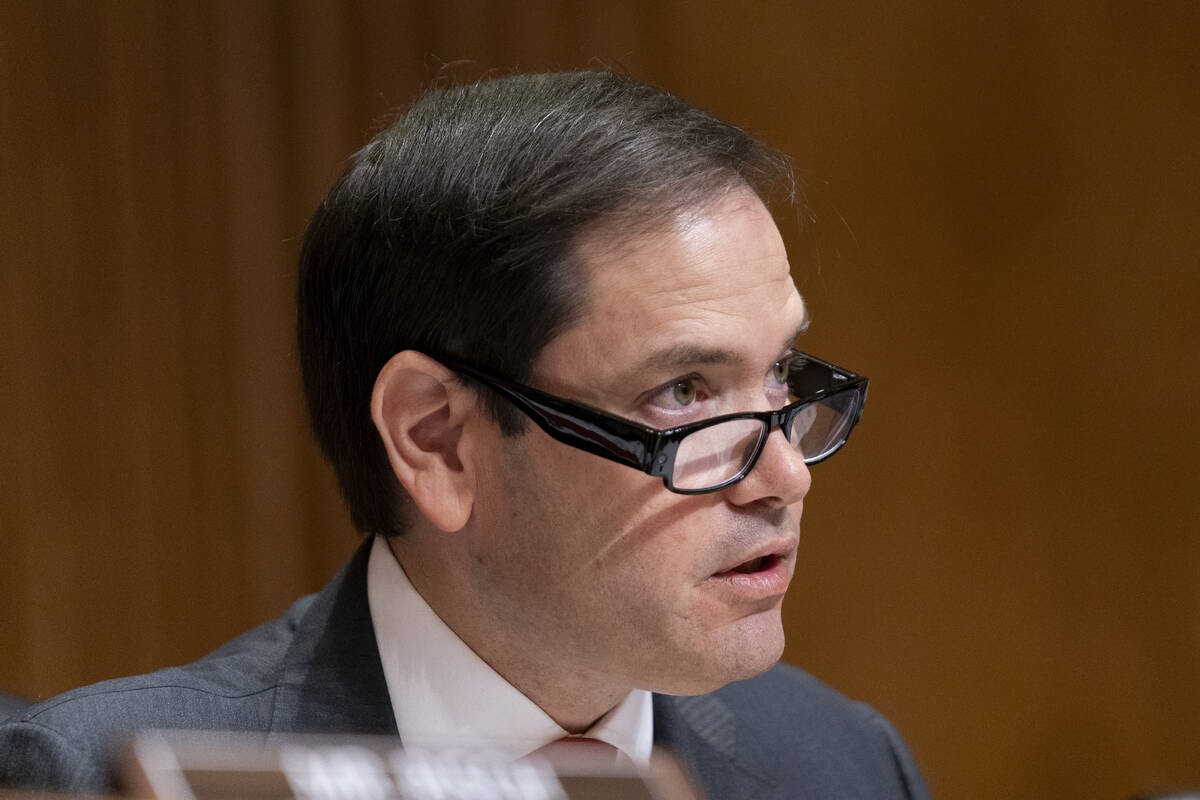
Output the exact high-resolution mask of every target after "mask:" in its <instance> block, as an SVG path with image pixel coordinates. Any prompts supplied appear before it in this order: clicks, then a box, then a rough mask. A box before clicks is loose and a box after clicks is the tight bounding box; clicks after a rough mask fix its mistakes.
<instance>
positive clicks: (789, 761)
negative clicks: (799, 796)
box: [673, 664, 928, 800]
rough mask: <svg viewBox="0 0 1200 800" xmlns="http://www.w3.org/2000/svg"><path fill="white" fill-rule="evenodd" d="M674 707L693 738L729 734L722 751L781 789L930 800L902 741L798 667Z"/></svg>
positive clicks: (876, 717)
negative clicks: (699, 734)
mask: <svg viewBox="0 0 1200 800" xmlns="http://www.w3.org/2000/svg"><path fill="white" fill-rule="evenodd" d="M673 701H674V704H675V706H676V708H677V709H678V713H679V716H680V717H681V718H682V719H683V720H685V721H686V722H687V724H688V725H689V726H690V727H692V728H693V729H694V730H700V731H704V730H708V731H718V730H721V729H722V728H723V729H724V730H725V731H727V734H726V736H727V740H726V742H724V743H722V744H721V747H720V749H723V750H725V751H726V752H727V753H729V754H730V757H731V758H732V759H733V760H734V761H735V762H738V761H740V762H741V763H743V764H746V765H748V766H749V768H750V769H751V770H752V771H757V772H759V774H770V775H772V776H773V780H774V781H775V782H776V783H777V784H778V785H781V786H804V787H806V788H808V789H809V790H812V791H813V792H814V794H815V796H838V797H846V798H851V797H864V798H873V800H878V798H885V797H895V798H925V797H928V790H927V789H926V787H925V784H924V781H923V779H922V778H921V774H920V771H919V770H918V768H917V766H916V764H915V762H914V761H913V759H912V756H911V755H910V754H909V751H908V748H907V746H906V745H905V744H904V741H903V739H902V738H901V736H900V735H899V734H898V733H897V732H896V730H895V728H894V727H893V726H892V725H891V724H890V723H889V722H888V721H887V720H886V719H885V718H884V717H883V716H882V715H881V714H879V712H877V711H876V710H875V709H873V708H871V707H870V706H868V705H866V704H865V703H860V702H856V701H854V700H851V699H850V698H848V697H846V696H845V695H843V694H841V693H840V692H838V691H836V690H834V689H832V688H831V687H829V686H828V685H826V684H824V683H822V682H821V681H819V680H817V679H816V678H814V677H813V676H811V675H809V674H808V673H806V672H803V671H801V670H799V669H796V668H795V667H791V666H788V665H786V664H777V665H776V666H774V667H772V668H771V669H770V670H768V671H767V672H765V673H763V674H762V675H759V676H757V677H754V678H750V679H748V680H743V681H737V682H734V683H730V684H728V685H726V686H724V687H722V688H720V689H718V690H716V691H715V692H713V693H711V694H708V695H700V696H697V697H679V698H673ZM722 721H723V723H724V724H722ZM709 738H710V739H715V738H716V735H715V734H713V735H710V737H709Z"/></svg>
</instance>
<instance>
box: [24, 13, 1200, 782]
mask: <svg viewBox="0 0 1200 800" xmlns="http://www.w3.org/2000/svg"><path fill="white" fill-rule="evenodd" d="M1042 5H1044V7H1038V6H1042ZM0 14H2V16H0V81H3V84H2V86H0V102H2V103H3V107H2V108H0V124H2V126H3V133H2V138H0V159H2V161H0V166H2V175H0V178H2V180H0V184H2V188H0V191H2V193H3V207H2V208H0V234H2V235H0V246H2V250H0V263H2V264H3V269H2V270H0V300H2V306H0V308H2V310H0V370H2V371H0V455H2V458H0V463H2V465H3V466H2V467H0V469H2V472H0V530H2V535H3V538H2V544H0V548H2V549H0V591H2V593H3V600H2V601H0V687H5V688H8V689H10V690H15V691H18V692H23V693H27V694H31V695H38V696H45V695H48V694H52V693H55V692H58V691H60V690H63V689H66V688H68V687H70V686H73V685H76V684H79V683H82V682H87V681H93V680H97V679H100V678H105V677H110V676H114V675H118V674H124V673H130V672H134V671H142V670H148V669H151V668H153V667H155V666H157V665H161V664H164V663H176V662H183V661H187V660H190V659H193V658H195V657H197V656H199V655H201V654H202V653H204V652H206V651H207V650H209V649H211V648H212V647H214V646H215V645H217V644H218V643H219V642H221V641H223V640H224V639H226V638H227V637H229V636H231V635H233V634H234V633H236V632H238V631H240V630H242V629H244V628H246V627H248V626H250V625H251V624H253V623H256V622H258V621H260V620H264V619H266V618H268V617H270V616H272V615H275V614H277V613H278V612H280V611H281V610H282V609H283V608H284V607H285V606H286V605H287V603H288V602H289V600H290V599H291V598H293V597H294V596H295V595H298V594H300V593H302V592H306V591H310V590H313V589H315V588H316V587H318V586H319V585H321V584H322V583H323V581H324V580H325V579H326V578H327V577H328V576H329V575H330V574H331V573H332V572H333V571H334V570H335V569H336V567H337V565H338V564H339V563H340V562H341V561H342V559H343V558H344V557H345V556H346V554H347V553H348V552H349V551H350V550H351V549H352V547H353V545H354V537H353V535H352V534H351V533H350V531H349V528H348V525H347V523H346V521H345V519H344V514H343V511H342V508H341V506H340V503H339V501H338V499H337V498H336V496H335V493H334V492H333V490H332V481H331V478H330V475H329V473H328V471H327V470H326V468H325V467H324V466H323V465H322V463H321V462H320V459H319V458H318V456H317V454H316V453H315V448H314V447H313V445H312V444H310V442H309V440H308V437H307V433H306V428H305V420H304V416H303V410H302V406H301V401H300V396H299V390H298V379H297V374H296V367H295V360H294V347H293V344H292V330H291V328H292V322H291V316H292V307H291V306H292V297H291V295H292V280H293V278H292V270H293V263H294V259H295V254H296V250H297V240H298V237H299V235H300V233H301V232H302V231H303V228H304V222H305V218H306V216H307V215H308V213H309V212H310V211H311V209H312V208H313V207H314V206H315V204H316V203H317V202H318V200H319V198H320V197H321V195H322V194H323V192H324V190H325V189H326V188H327V187H328V185H329V184H330V182H331V181H332V179H333V177H334V176H335V175H336V174H337V172H338V171H339V169H340V167H341V165H342V164H343V163H344V159H345V158H346V157H347V156H348V154H350V153H351V152H352V151H353V150H354V149H356V148H357V147H358V146H359V145H361V144H362V143H363V142H364V141H365V140H366V139H367V138H368V136H369V135H370V133H371V132H372V131H373V130H375V129H376V126H377V121H378V120H379V119H380V118H381V116H382V115H383V114H385V113H386V112H387V111H388V109H390V108H391V107H393V106H396V105H399V104H403V103H405V102H407V101H408V100H410V99H411V98H412V97H413V96H414V94H415V93H416V92H417V91H418V89H419V87H420V86H421V85H422V84H425V83H427V82H428V81H429V80H430V79H431V78H432V77H433V76H435V75H436V74H437V72H438V68H439V66H440V65H441V64H442V63H443V62H451V61H456V60H459V59H468V60H471V61H472V62H473V64H470V65H467V66H465V67H460V68H459V69H458V70H457V71H456V74H459V75H461V76H464V77H472V76H474V75H476V74H478V73H479V72H481V71H483V70H484V69H488V68H495V69H499V70H508V69H512V68H521V69H535V68H536V69H544V68H565V67H577V66H582V65H587V64H589V63H595V62H593V61H592V60H591V59H592V58H593V57H596V58H599V59H601V60H603V61H605V62H608V63H619V64H623V65H625V66H626V67H628V68H629V69H630V70H632V71H633V72H634V73H635V74H636V75H639V76H641V77H643V78H646V79H649V80H653V81H656V82H660V83H663V84H665V85H667V86H669V87H671V88H672V89H674V90H675V91H677V92H679V93H680V94H682V95H683V96H685V97H687V98H688V99H691V100H693V101H694V102H696V103H698V104H700V105H703V106H706V107H709V108H712V109H713V110H715V111H717V112H718V113H720V114H722V115H724V116H727V117H729V118H731V119H733V120H735V121H737V122H740V123H742V124H744V125H745V126H747V127H749V128H750V129H752V130H754V131H756V132H757V133H759V134H760V135H762V136H764V137H765V138H767V139H768V140H769V141H771V142H772V143H774V144H775V145H777V146H779V147H780V148H782V149H783V150H785V151H787V152H789V153H790V154H792V155H793V156H794V157H795V159H796V163H797V165H798V167H799V169H800V172H801V174H802V175H803V176H804V178H805V180H806V181H807V183H808V186H809V193H810V202H811V206H812V216H813V217H814V218H815V223H814V224H812V225H810V226H808V227H807V232H806V233H805V234H804V235H798V234H797V226H796V225H795V224H791V223H787V224H785V226H784V227H785V231H786V233H787V236H788V239H789V243H790V245H791V248H792V255H793V265H794V268H795V273H796V276H797V279H798V281H799V282H800V284H801V288H802V291H803V292H804V293H805V294H806V295H807V297H808V299H809V302H810V304H811V306H812V308H813V312H814V317H815V325H814V328H813V330H812V332H811V333H810V335H809V347H810V349H812V350H813V351H814V352H816V353H818V354H820V355H824V356H826V357H828V358H831V359H834V360H836V361H837V362H839V363H844V364H846V365H848V366H850V367H853V368H855V369H858V370H861V371H862V372H864V373H867V374H869V375H870V376H871V377H872V379H873V382H872V391H871V402H870V404H869V407H868V413H867V416H866V418H865V422H864V424H863V425H862V427H861V428H860V430H859V431H858V432H857V433H856V435H855V439H854V442H853V443H852V446H851V447H850V448H849V449H848V450H847V451H846V452H845V453H844V454H842V455H841V456H839V457H838V458H836V459H834V460H833V461H831V462H829V463H828V464H825V465H822V466H821V467H820V468H819V469H818V470H817V472H816V474H815V478H816V486H815V489H814V491H813V493H812V495H810V502H809V504H808V505H809V507H808V509H807V514H806V526H805V539H804V543H803V548H802V563H801V566H800V568H799V570H798V574H797V581H796V583H795V586H794V589H793V592H792V594H791V596H790V599H789V605H788V608H787V620H788V626H789V632H790V636H789V641H790V645H789V650H788V653H787V659H788V660H789V661H791V662H793V663H796V664H799V665H802V666H804V667H806V668H807V669H809V670H810V671H812V672H814V673H815V674H816V675H818V676H819V677H821V678H823V679H825V680H827V681H829V682H831V683H833V684H834V685H835V686H837V687H838V688H840V689H842V690H843V691H845V692H847V693H848V694H850V695H852V696H854V697H857V698H861V699H864V700H867V701H869V702H871V703H872V704H874V705H875V706H877V707H879V708H880V709H881V710H882V711H884V712H885V713H886V714H887V715H888V716H890V717H891V718H892V719H893V720H894V721H895V722H896V723H897V724H898V726H899V727H900V728H901V729H902V731H903V732H904V733H905V735H906V736H907V738H908V740H909V742H910V743H911V745H912V748H913V750H914V751H915V753H916V755H917V757H918V759H919V760H920V762H921V763H922V765H923V767H924V769H925V771H926V773H927V775H928V779H929V782H930V784H931V786H932V788H933V789H934V791H935V793H936V794H937V795H938V796H940V797H943V798H952V797H979V798H1007V797H1052V796H1053V797H1061V798H1101V797H1112V798H1121V797H1127V796H1129V795H1130V794H1132V793H1134V792H1136V791H1141V790H1145V789H1148V788H1152V787H1168V786H1179V785H1186V784H1194V785H1200V724H1198V722H1197V719H1198V716H1200V537H1198V536H1197V530H1198V528H1200V511H1198V504H1197V500H1196V497H1197V480H1196V477H1197V470H1196V466H1195V459H1196V454H1197V451H1198V445H1200V421H1198V414H1197V412H1198V411H1200V408H1198V405H1200V403H1198V401H1197V396H1198V389H1200V385H1198V384H1200V376H1198V374H1197V357H1196V352H1197V348H1198V347H1200V323H1198V322H1197V314H1196V305H1197V299H1198V295H1200V278H1198V277H1197V266H1200V264H1198V260H1200V259H1198V257H1197V252H1200V248H1198V246H1200V225H1198V224H1197V214H1198V212H1200V200H1198V199H1197V189H1198V183H1200V182H1198V178H1200V169H1198V166H1200V165H1198V160H1200V155H1198V148H1197V135H1198V132H1200V90H1198V89H1197V79H1198V78H1200V75H1198V72H1197V60H1198V59H1197V48H1198V45H1197V41H1198V37H1200V4H1197V3H1193V2H1176V3H1155V4H1149V3H1128V4H1115V3H1101V2H1094V3H1089V2H1082V1H1081V0H1070V1H1069V2H1056V3H1054V4H1053V5H1051V4H1049V3H1046V4H1013V3H1011V2H1008V1H1007V0H1005V1H1001V0H987V1H986V2H978V1H977V2H946V1H944V0H924V1H923V2H919V3H916V4H908V5H907V6H906V7H901V4H893V3H888V2H882V1H878V2H866V0H850V1H849V2H837V3H832V2H812V3H799V2H797V3H783V2H776V3H767V2H763V3H749V4H742V5H738V6H735V5H734V4H732V3H730V4H728V5H725V4H700V3H694V2H693V3H689V2H679V1H677V0H660V1H659V2H655V3H642V2H634V1H633V0H595V1H594V2H577V3H570V4H568V3H551V2H521V3H517V2H512V3H506V2H485V1H484V0H477V1H476V2H462V3H449V2H444V0H443V2H409V3H386V2H368V1H367V0H357V1H356V2H346V3H332V2H331V3H320V2H295V3H286V4H285V3H278V4H264V3H241V2H224V3H197V2H181V3H166V2H164V3H158V4H145V5H142V4H135V3H117V2H107V3H101V2H96V3H75V4H72V3H54V4H43V3H40V2H33V0H28V1H27V2H19V1H18V0H7V2H4V3H3V10H2V12H0Z"/></svg>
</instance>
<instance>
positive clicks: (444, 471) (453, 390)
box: [371, 350, 475, 531]
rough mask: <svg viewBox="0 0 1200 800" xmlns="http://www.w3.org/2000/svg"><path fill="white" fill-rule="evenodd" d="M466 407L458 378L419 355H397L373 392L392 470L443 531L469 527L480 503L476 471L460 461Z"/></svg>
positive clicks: (373, 414) (412, 352) (374, 413)
mask: <svg viewBox="0 0 1200 800" xmlns="http://www.w3.org/2000/svg"><path fill="white" fill-rule="evenodd" d="M466 405H467V398H466V397H465V395H464V392H463V391H462V390H461V389H460V387H459V386H458V385H457V383H456V376H455V374H454V373H453V372H452V371H451V370H449V369H447V368H446V367H444V366H442V365H441V364H439V363H438V362H437V361H434V360H433V359H431V358H429V357H428V356H426V355H424V354H423V353H418V352H416V351H415V350H405V351H403V352H400V353H397V354H396V355H394V356H392V358H391V360H389V361H388V363H387V364H385V365H384V367H383V369H382V370H380V371H379V376H378V377H377V378H376V379H375V389H374V391H373V392H372V393H371V419H373V420H374V421H375V428H376V430H378V431H379V436H380V438H381V439H382V440H383V446H384V448H385V449H386V450H387V454H388V460H389V461H390V462H391V465H392V471H393V472H395V474H396V478H397V479H399V481H400V483H401V484H403V485H404V488H405V489H407V490H408V493H409V495H411V496H412V498H413V501H414V502H415V503H416V504H417V507H418V508H419V509H420V510H421V513H422V514H424V515H425V518H426V519H428V520H429V521H430V522H431V523H432V524H433V525H434V526H436V527H437V528H439V529H440V530H443V531H457V530H460V529H461V528H462V527H463V526H464V525H466V524H467V520H468V519H470V517H471V508H472V505H473V503H474V499H475V485H474V476H473V472H472V470H471V469H470V464H469V463H468V464H467V466H465V467H464V462H463V460H462V459H461V458H460V456H461V453H460V445H461V442H460V438H461V435H462V429H463V428H462V426H463V415H464V414H465V413H467V412H468V409H467V408H466ZM470 410H473V401H472V408H471V409H470Z"/></svg>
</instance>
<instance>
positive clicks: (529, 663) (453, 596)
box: [388, 531, 632, 733]
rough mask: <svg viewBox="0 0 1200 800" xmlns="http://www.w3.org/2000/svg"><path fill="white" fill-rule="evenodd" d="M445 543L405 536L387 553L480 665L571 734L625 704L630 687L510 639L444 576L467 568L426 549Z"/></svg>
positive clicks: (490, 614)
mask: <svg viewBox="0 0 1200 800" xmlns="http://www.w3.org/2000/svg"><path fill="white" fill-rule="evenodd" d="M435 537H436V539H435ZM445 537H446V534H445V533H440V532H439V533H437V534H432V535H424V534H421V533H418V532H417V531H410V532H409V533H406V534H405V535H404V536H402V537H392V538H390V539H388V546H389V548H390V550H391V552H392V555H393V556H394V557H395V558H396V561H397V562H398V563H399V564H400V566H401V568H402V569H403V570H404V572H405V574H406V575H407V576H408V580H409V582H410V583H411V584H412V586H413V588H414V589H415V590H416V591H417V593H418V594H420V595H421V597H422V599H424V600H425V602H426V603H427V604H428V605H429V607H430V608H431V609H433V611H434V613H436V614H437V615H438V617H440V618H441V620H442V621H443V622H444V623H445V624H446V626H447V627H448V628H450V630H452V631H453V632H454V633H455V634H456V635H457V636H458V637H459V638H460V639H461V640H462V641H463V642H464V643H465V644H466V645H467V646H468V647H470V648H471V650H472V651H473V652H474V653H475V654H476V655H477V656H479V658H480V659H481V660H482V661H483V662H484V663H486V664H487V665H488V666H489V667H491V668H492V669H493V670H495V672H496V673H497V674H498V675H500V676H501V677H502V678H504V680H506V681H507V682H508V683H509V684H510V685H512V686H513V687H514V688H515V689H517V690H518V691H519V692H521V693H522V694H524V695H525V696H526V697H528V698H529V699H530V700H532V701H533V702H534V703H535V704H537V706H538V707H539V708H541V709H542V710H543V711H544V712H546V714H547V716H549V717H550V718H551V719H553V720H554V721H555V722H556V723H557V724H558V725H559V726H560V727H561V728H563V730H565V731H567V732H568V733H583V732H584V731H587V730H588V729H589V728H590V727H591V726H592V725H594V724H595V723H596V722H597V721H598V720H599V719H600V718H601V717H603V716H604V715H605V714H607V713H608V712H609V711H611V710H612V709H613V708H615V707H616V706H617V705H619V704H620V703H621V701H622V700H624V699H625V697H626V696H627V695H628V694H629V691H630V690H631V688H632V687H631V686H630V685H627V684H626V685H623V684H622V683H621V682H618V681H614V680H612V679H611V677H610V676H606V675H603V674H601V673H599V672H597V671H595V670H592V669H589V668H588V666H587V665H586V664H578V663H575V662H574V661H573V660H572V659H571V657H570V654H568V653H559V652H558V651H557V650H556V649H555V648H554V647H553V646H552V645H551V646H544V645H545V644H546V643H545V642H544V641H543V640H540V639H538V637H537V636H536V635H529V634H528V632H525V633H524V635H523V634H522V633H516V634H515V635H514V633H513V632H512V631H511V629H510V626H508V625H506V624H505V621H504V620H503V619H501V618H499V616H498V615H497V614H496V613H495V607H494V604H491V603H488V602H483V601H481V600H478V599H476V597H475V593H474V592H472V591H471V587H470V586H469V585H466V582H465V581H463V580H462V578H461V575H462V572H461V571H456V570H453V569H447V568H446V565H451V564H461V563H465V562H464V561H462V560H460V557H459V556H453V555H450V554H448V553H446V552H444V551H442V549H441V548H440V547H437V548H430V547H429V544H430V542H431V541H437V540H440V541H437V544H439V545H440V544H443V543H444V541H445ZM539 641H541V642H542V644H541V645H539V644H537V643H538V642H539Z"/></svg>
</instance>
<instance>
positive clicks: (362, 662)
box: [270, 538, 396, 736]
mask: <svg viewBox="0 0 1200 800" xmlns="http://www.w3.org/2000/svg"><path fill="white" fill-rule="evenodd" d="M370 552H371V540H370V538H368V539H367V540H366V541H365V542H363V544H362V546H360V547H359V548H358V551H357V552H356V553H355V554H354V558H353V559H351V561H350V563H349V564H347V565H346V567H345V568H344V569H343V570H342V571H341V572H340V573H338V575H337V576H336V577H334V579H333V580H332V581H330V582H329V585H328V586H326V587H325V588H324V589H323V590H322V591H321V592H320V594H318V595H316V597H315V598H314V599H313V602H312V605H310V606H309V609H308V611H307V612H306V613H305V614H304V616H303V617H302V618H301V619H300V622H299V623H298V625H297V628H296V633H295V636H294V637H293V640H292V645H291V647H290V648H289V650H288V653H287V655H286V656H285V658H284V662H283V669H282V674H281V678H280V682H279V685H278V687H277V689H276V693H275V703H274V706H273V708H272V713H271V727H270V734H277V733H317V732H319V733H328V734H339V733H356V734H377V735H383V736H395V735H396V719H395V717H394V716H393V714H392V703H391V700H390V698H389V696H388V690H387V682H386V680H385V679H384V676H383V666H382V665H381V664H380V662H379V650H378V648H377V646H376V643H375V628H374V626H373V625H372V624H371V610H370V607H369V605H368V602H367V557H368V556H369V555H370Z"/></svg>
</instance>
